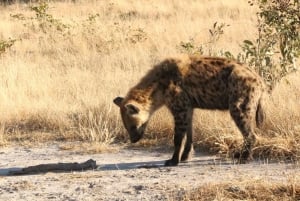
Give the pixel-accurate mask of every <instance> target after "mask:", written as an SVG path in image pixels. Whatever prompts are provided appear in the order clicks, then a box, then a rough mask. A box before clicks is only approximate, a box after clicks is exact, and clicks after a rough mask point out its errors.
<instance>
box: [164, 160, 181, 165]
mask: <svg viewBox="0 0 300 201" xmlns="http://www.w3.org/2000/svg"><path fill="white" fill-rule="evenodd" d="M177 165H178V161H174V160H172V159H170V160H166V162H165V166H177Z"/></svg>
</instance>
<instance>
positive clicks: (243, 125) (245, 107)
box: [229, 88, 260, 163]
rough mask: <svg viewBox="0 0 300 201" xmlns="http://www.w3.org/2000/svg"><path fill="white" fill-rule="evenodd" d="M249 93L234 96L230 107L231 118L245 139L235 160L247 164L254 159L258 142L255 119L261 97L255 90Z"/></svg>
mask: <svg viewBox="0 0 300 201" xmlns="http://www.w3.org/2000/svg"><path fill="white" fill-rule="evenodd" d="M247 91H248V93H246V94H243V95H241V94H240V95H233V97H232V98H231V101H230V105H229V110H230V114H231V117H232V118H233V120H234V122H235V124H236V125H237V127H238V128H239V130H240V132H241V133H242V135H243V138H244V144H243V147H242V150H241V151H240V152H239V153H235V155H234V157H235V158H238V160H239V163H245V162H247V161H248V160H250V159H252V148H253V146H254V144H255V141H256V137H255V127H256V124H255V123H256V120H255V118H256V110H257V106H258V102H259V99H260V96H258V93H255V89H254V88H253V89H249V90H247ZM249 91H252V92H251V93H250V92H249ZM244 92H245V91H244Z"/></svg>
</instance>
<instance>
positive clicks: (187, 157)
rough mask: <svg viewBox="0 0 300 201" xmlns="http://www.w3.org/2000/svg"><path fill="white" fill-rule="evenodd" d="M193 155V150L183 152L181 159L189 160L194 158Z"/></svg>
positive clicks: (182, 160) (183, 160)
mask: <svg viewBox="0 0 300 201" xmlns="http://www.w3.org/2000/svg"><path fill="white" fill-rule="evenodd" d="M192 155H193V153H192V151H190V152H188V153H185V152H183V153H182V156H181V159H180V161H181V162H187V161H189V160H190V159H191V158H192Z"/></svg>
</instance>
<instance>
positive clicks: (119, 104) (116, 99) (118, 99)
mask: <svg viewBox="0 0 300 201" xmlns="http://www.w3.org/2000/svg"><path fill="white" fill-rule="evenodd" d="M123 100H124V98H122V97H117V98H115V99H114V104H116V105H117V106H119V107H120V106H121V103H122V101H123Z"/></svg>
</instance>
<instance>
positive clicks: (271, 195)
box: [183, 180, 300, 201]
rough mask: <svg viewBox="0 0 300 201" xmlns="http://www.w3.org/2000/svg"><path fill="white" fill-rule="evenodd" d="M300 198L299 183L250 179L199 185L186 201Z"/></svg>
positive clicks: (267, 200) (270, 200)
mask: <svg viewBox="0 0 300 201" xmlns="http://www.w3.org/2000/svg"><path fill="white" fill-rule="evenodd" d="M299 199H300V186H299V183H290V184H280V183H277V184H276V183H268V182H264V181H255V180H250V181H247V182H234V183H224V184H211V185H206V186H202V187H199V188H198V189H197V190H195V191H194V192H191V193H188V194H187V195H186V197H185V198H184V199H183V200H185V201H193V200H195V201H208V200H249V201H250V200H253V201H254V200H260V201H279V200H285V201H294V200H299Z"/></svg>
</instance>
